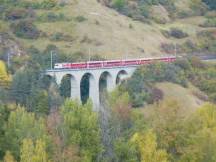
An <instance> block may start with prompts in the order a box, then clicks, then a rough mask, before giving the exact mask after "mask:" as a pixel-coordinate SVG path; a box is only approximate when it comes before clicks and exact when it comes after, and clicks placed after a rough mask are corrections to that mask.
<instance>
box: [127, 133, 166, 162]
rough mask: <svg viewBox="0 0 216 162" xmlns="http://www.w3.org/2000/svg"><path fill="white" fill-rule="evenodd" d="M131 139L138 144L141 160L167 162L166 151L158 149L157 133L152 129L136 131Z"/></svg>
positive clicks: (142, 161)
mask: <svg viewBox="0 0 216 162" xmlns="http://www.w3.org/2000/svg"><path fill="white" fill-rule="evenodd" d="M131 141H132V142H133V143H135V144H136V145H137V148H138V150H139V153H140V157H141V162H167V161H168V160H167V158H168V155H167V153H166V151H164V150H160V149H157V142H156V135H155V134H154V133H153V132H152V131H148V132H147V133H135V134H134V135H133V137H132V138H131Z"/></svg>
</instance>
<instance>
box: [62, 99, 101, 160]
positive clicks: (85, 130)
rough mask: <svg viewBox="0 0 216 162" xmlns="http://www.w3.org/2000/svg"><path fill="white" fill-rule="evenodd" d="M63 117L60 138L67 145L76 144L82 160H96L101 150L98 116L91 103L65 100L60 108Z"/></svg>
mask: <svg viewBox="0 0 216 162" xmlns="http://www.w3.org/2000/svg"><path fill="white" fill-rule="evenodd" d="M61 115H62V118H63V124H62V129H63V134H62V136H63V137H62V138H63V139H64V141H65V144H66V145H67V146H70V145H71V146H73V145H75V146H78V147H79V148H80V150H79V151H80V155H81V158H82V161H96V159H97V155H98V154H99V153H100V152H101V151H102V146H101V142H100V139H101V136H100V129H99V123H98V116H97V114H96V113H95V112H93V111H92V104H91V103H90V102H87V103H86V104H85V105H83V106H82V105H80V104H79V103H77V102H75V101H71V100H66V101H65V103H64V105H63V107H62V108H61Z"/></svg>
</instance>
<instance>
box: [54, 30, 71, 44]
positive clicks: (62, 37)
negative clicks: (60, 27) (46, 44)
mask: <svg viewBox="0 0 216 162" xmlns="http://www.w3.org/2000/svg"><path fill="white" fill-rule="evenodd" d="M50 40H52V41H69V42H71V41H73V38H72V37H71V36H70V35H65V34H64V33H61V32H57V33H54V34H52V35H51V36H50Z"/></svg>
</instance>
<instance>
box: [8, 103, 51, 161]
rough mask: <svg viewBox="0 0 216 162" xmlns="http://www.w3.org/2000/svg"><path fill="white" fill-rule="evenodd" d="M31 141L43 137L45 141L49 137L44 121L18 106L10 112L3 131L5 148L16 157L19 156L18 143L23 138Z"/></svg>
mask: <svg viewBox="0 0 216 162" xmlns="http://www.w3.org/2000/svg"><path fill="white" fill-rule="evenodd" d="M25 138H30V139H32V140H33V141H36V140H37V139H43V140H44V141H46V142H47V143H48V142H49V138H48V135H47V132H46V127H45V121H44V120H43V119H42V118H39V119H38V120H37V119H36V117H35V114H34V113H28V112H26V111H25V109H24V108H21V107H18V108H17V109H16V110H15V111H13V112H11V113H10V116H9V119H8V122H7V126H6V131H5V141H4V145H5V150H10V151H11V153H12V154H13V155H14V156H15V158H16V159H18V157H19V153H20V145H21V142H22V140H23V139H25Z"/></svg>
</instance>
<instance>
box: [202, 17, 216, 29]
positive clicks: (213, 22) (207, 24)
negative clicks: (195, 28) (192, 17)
mask: <svg viewBox="0 0 216 162" xmlns="http://www.w3.org/2000/svg"><path fill="white" fill-rule="evenodd" d="M200 26H201V27H216V18H211V19H208V20H206V21H205V22H204V23H203V24H201V25H200Z"/></svg>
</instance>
